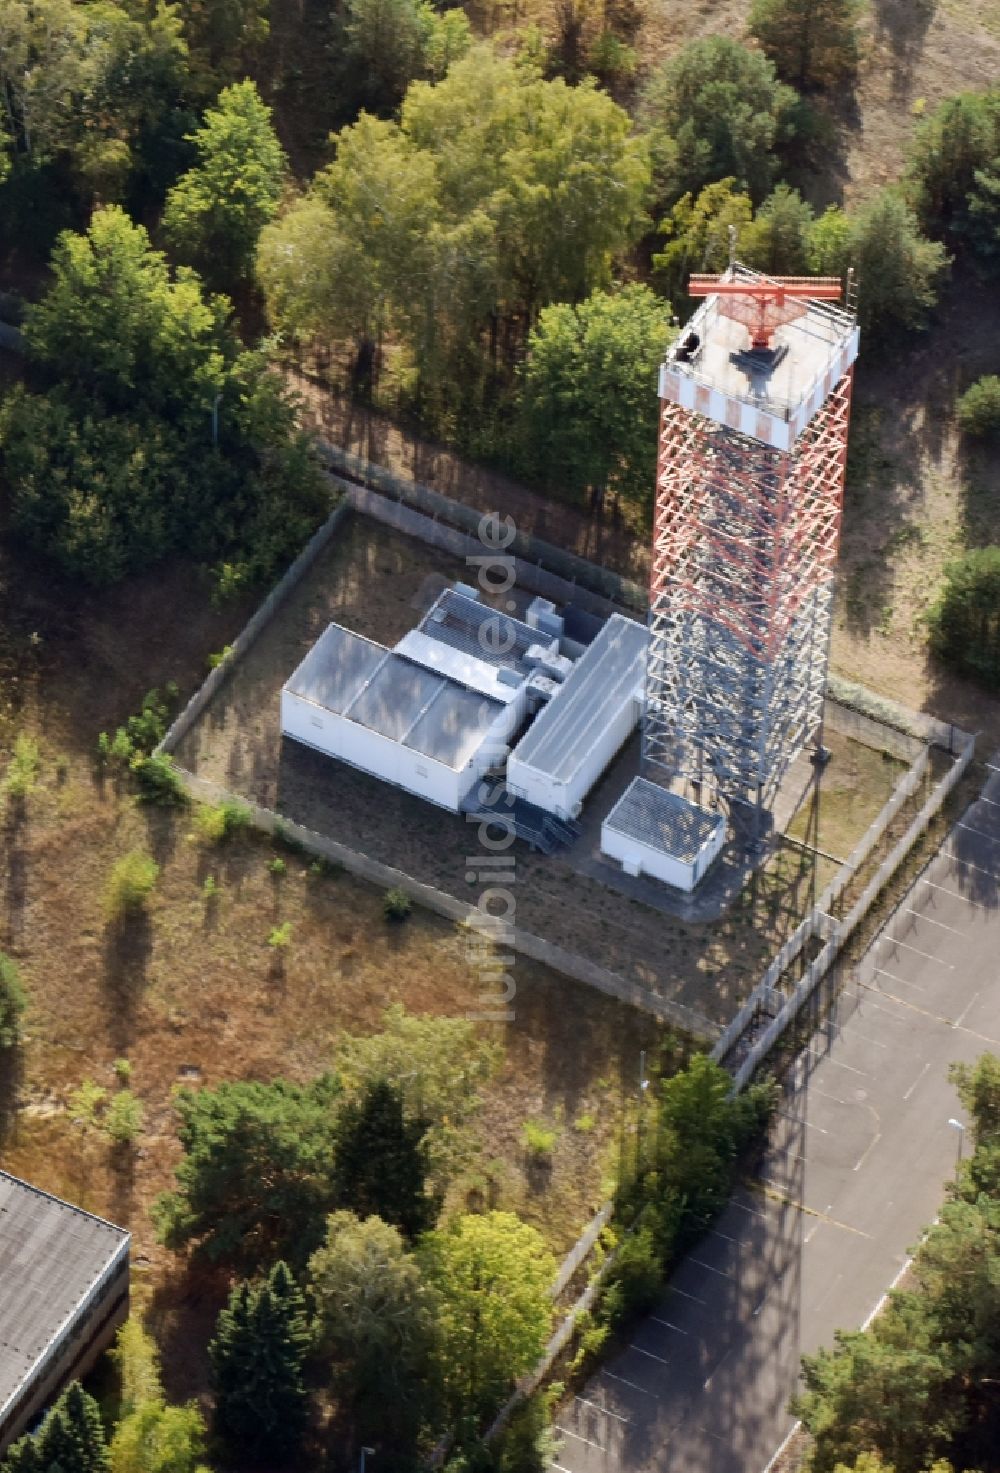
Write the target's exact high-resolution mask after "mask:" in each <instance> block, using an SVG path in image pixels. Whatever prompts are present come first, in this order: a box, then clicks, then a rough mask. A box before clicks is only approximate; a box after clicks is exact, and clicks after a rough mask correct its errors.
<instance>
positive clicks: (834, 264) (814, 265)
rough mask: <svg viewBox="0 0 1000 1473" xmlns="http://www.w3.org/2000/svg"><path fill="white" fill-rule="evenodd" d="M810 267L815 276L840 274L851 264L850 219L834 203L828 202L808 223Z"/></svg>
mask: <svg viewBox="0 0 1000 1473" xmlns="http://www.w3.org/2000/svg"><path fill="white" fill-rule="evenodd" d="M807 257H808V265H809V271H810V272H813V273H815V274H816V275H818V276H843V275H844V273H845V272H846V270H847V268H848V266H850V265H851V221H850V218H849V217H848V215H847V214H846V212H845V211H844V210H842V209H840V208H839V206H837V205H828V206H827V208H826V209H825V210H824V211H823V213H822V215H819V216H817V218H816V219H815V220H814V221H813V223H812V225H811V226H810V227H809V240H808V244H807Z"/></svg>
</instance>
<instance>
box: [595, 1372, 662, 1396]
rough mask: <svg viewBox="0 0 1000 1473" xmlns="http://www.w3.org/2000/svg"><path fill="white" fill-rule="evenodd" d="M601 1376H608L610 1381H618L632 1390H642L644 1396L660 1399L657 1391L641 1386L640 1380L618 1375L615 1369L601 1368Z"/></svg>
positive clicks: (599, 1373)
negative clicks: (631, 1379) (630, 1379)
mask: <svg viewBox="0 0 1000 1473" xmlns="http://www.w3.org/2000/svg"><path fill="white" fill-rule="evenodd" d="M597 1374H598V1375H599V1376H607V1378H608V1380H609V1381H617V1382H618V1384H619V1386H627V1387H628V1388H629V1390H630V1391H641V1392H642V1395H643V1396H651V1397H652V1399H653V1400H654V1401H659V1397H658V1396H657V1394H656V1392H655V1391H650V1390H649V1388H648V1387H647V1386H640V1385H639V1383H638V1381H629V1380H627V1379H626V1378H625V1377H624V1376H616V1375H615V1373H614V1371H605V1370H600V1371H598V1373H597Z"/></svg>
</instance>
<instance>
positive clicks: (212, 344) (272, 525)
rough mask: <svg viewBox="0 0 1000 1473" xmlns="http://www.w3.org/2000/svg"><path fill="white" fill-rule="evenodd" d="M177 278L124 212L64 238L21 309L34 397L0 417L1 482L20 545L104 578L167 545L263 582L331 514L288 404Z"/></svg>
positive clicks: (256, 357)
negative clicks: (38, 290) (28, 305)
mask: <svg viewBox="0 0 1000 1473" xmlns="http://www.w3.org/2000/svg"><path fill="white" fill-rule="evenodd" d="M228 311H229V304H228V303H227V302H225V301H224V300H223V299H221V298H213V297H207V296H206V295H205V293H204V290H203V287H202V284H201V281H200V279H199V278H198V277H197V276H196V275H195V274H194V273H193V272H192V271H190V270H188V269H186V268H184V269H181V270H180V271H178V272H177V273H176V275H171V273H170V271H169V269H168V267H167V263H166V260H165V258H164V257H163V255H162V254H161V253H160V252H159V251H154V250H152V248H151V247H150V244H149V237H148V235H147V234H146V232H145V231H144V230H143V229H142V228H141V227H139V226H136V225H133V224H132V222H131V221H130V220H129V219H128V217H127V216H126V215H125V214H124V212H123V211H122V210H120V209H118V208H116V207H112V208H110V209H106V210H99V211H97V212H96V213H95V215H94V217H93V219H92V220H91V223H90V226H89V228H88V230H87V231H86V232H85V233H84V234H81V235H77V234H74V233H72V232H68V231H67V232H66V233H65V234H64V235H62V236H61V237H60V239H59V242H58V244H57V247H56V250H55V253H54V255H53V261H52V281H51V284H50V286H49V288H48V290H47V292H46V294H45V296H44V297H43V298H42V299H41V301H40V302H39V303H38V304H37V305H36V306H34V307H33V308H32V309H31V310H30V312H29V313H28V317H27V321H26V324H25V336H26V341H27V345H28V350H29V356H30V361H31V369H32V380H33V383H34V384H35V385H37V390H38V391H36V392H30V393H29V392H26V391H25V390H23V389H21V388H20V387H19V388H18V389H17V390H16V391H15V392H14V393H12V394H11V395H9V396H8V398H7V400H6V402H5V403H4V405H3V407H2V409H0V475H2V478H3V480H4V481H5V482H6V486H7V489H8V491H9V495H10V504H11V510H12V518H13V523H14V526H15V528H16V530H17V531H18V532H19V533H20V535H21V536H23V537H24V538H25V540H26V541H28V542H30V543H32V544H33V545H34V546H36V547H38V548H40V549H41V550H42V551H44V552H46V553H48V554H50V555H51V556H53V557H55V558H56V559H57V560H58V561H59V562H61V563H62V564H63V566H64V567H65V568H66V569H67V570H68V571H70V572H71V573H74V574H76V575H79V576H82V577H84V578H87V579H88V580H90V581H92V582H95V583H100V582H109V581H112V580H113V579H115V578H117V577H120V576H121V575H122V574H123V573H124V572H126V571H128V570H129V569H131V568H133V567H136V566H144V565H146V564H147V563H149V562H153V561H155V560H157V559H159V558H162V557H164V556H165V555H166V554H167V553H169V552H172V551H181V550H182V551H183V552H184V553H185V554H186V555H187V556H194V557H196V558H200V559H205V560H209V559H213V558H219V557H222V558H224V559H225V560H226V563H227V565H228V566H229V567H230V568H231V569H233V570H235V571H234V573H233V574H232V575H231V576H230V577H229V578H228V582H229V584H230V585H232V584H234V583H236V582H238V581H240V579H241V578H242V579H243V580H244V581H250V580H251V579H253V578H257V577H261V576H263V575H266V574H267V573H269V572H270V571H271V570H272V569H273V567H274V565H275V564H276V563H277V562H279V561H281V560H283V559H285V558H286V557H287V556H288V555H289V553H290V552H291V551H292V550H297V548H298V547H299V546H300V545H301V543H302V541H303V540H304V538H305V536H306V535H308V532H309V531H310V530H311V529H312V528H313V527H314V526H315V524H316V521H317V519H318V517H319V515H320V513H321V511H322V510H323V509H324V508H325V505H326V498H325V494H324V488H323V485H322V482H321V478H320V476H319V474H318V472H317V471H316V469H315V467H314V466H313V465H312V464H311V462H310V459H309V448H308V443H307V441H306V439H305V437H304V436H302V435H301V434H300V433H299V431H298V430H297V428H296V425H295V415H294V408H293V405H292V404H291V403H290V402H289V400H288V399H287V397H286V396H285V395H284V393H283V390H282V388H281V385H280V383H279V382H278V380H277V378H276V376H275V375H273V374H271V373H270V372H268V368H267V364H266V361H265V360H264V358H263V356H262V355H261V354H258V353H250V352H246V351H243V350H242V349H241V346H240V344H239V341H238V339H237V338H236V336H235V334H234V333H233V332H232V330H231V329H230V328H229V327H228V325H227V323H226V318H227V316H228Z"/></svg>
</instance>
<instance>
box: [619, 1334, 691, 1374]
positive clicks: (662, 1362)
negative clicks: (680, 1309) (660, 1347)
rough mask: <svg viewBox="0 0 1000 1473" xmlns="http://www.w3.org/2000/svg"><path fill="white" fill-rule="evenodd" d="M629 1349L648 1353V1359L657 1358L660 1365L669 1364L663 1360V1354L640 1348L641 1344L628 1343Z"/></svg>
mask: <svg viewBox="0 0 1000 1473" xmlns="http://www.w3.org/2000/svg"><path fill="white" fill-rule="evenodd" d="M672 1328H673V1329H676V1328H677V1326H676V1325H674V1326H672ZM681 1334H682V1335H683V1334H684V1331H683V1330H682V1331H681ZM629 1350H637V1351H638V1352H639V1354H640V1355H648V1356H649V1359H650V1360H658V1361H659V1362H660V1365H661V1366H669V1364H670V1362H669V1361H668V1360H664V1359H663V1356H662V1355H654V1354H653V1352H652V1351H651V1350H643V1348H642V1346H641V1345H630V1346H629Z"/></svg>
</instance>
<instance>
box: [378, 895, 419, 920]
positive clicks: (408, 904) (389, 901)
mask: <svg viewBox="0 0 1000 1473" xmlns="http://www.w3.org/2000/svg"><path fill="white" fill-rule="evenodd" d="M412 909H413V901H412V900H411V899H410V897H409V895H407V893H406V891H405V890H387V891H386V892H385V898H384V899H383V901H382V913H383V915H384V916H385V918H386V920H387V921H405V920H406V918H407V916H408V915H409V914H410V912H411V911H412Z"/></svg>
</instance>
